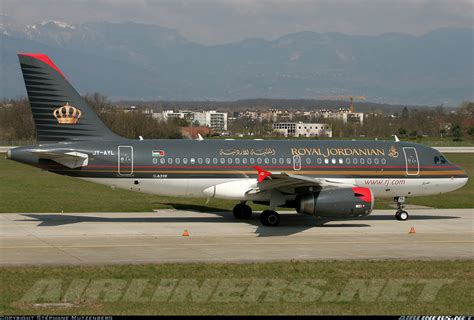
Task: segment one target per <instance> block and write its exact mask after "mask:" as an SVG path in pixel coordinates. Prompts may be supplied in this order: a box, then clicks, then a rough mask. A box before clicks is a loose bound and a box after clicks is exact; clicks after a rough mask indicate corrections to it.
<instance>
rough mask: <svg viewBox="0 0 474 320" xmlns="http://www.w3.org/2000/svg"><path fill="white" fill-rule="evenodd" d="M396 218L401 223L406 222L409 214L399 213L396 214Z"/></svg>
mask: <svg viewBox="0 0 474 320" xmlns="http://www.w3.org/2000/svg"><path fill="white" fill-rule="evenodd" d="M395 217H396V218H397V220H399V221H406V220H408V212H406V211H397V213H396V214H395Z"/></svg>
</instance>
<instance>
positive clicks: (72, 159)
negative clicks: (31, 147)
mask: <svg viewBox="0 0 474 320" xmlns="http://www.w3.org/2000/svg"><path fill="white" fill-rule="evenodd" d="M31 152H32V153H33V154H35V155H37V156H38V157H39V158H41V159H49V160H52V161H55V162H57V163H59V164H62V165H63V166H65V167H68V168H71V169H73V168H79V167H85V166H87V165H88V164H89V155H88V154H85V153H82V152H77V151H69V152H61V151H48V150H37V151H31Z"/></svg>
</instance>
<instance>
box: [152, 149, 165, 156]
mask: <svg viewBox="0 0 474 320" xmlns="http://www.w3.org/2000/svg"><path fill="white" fill-rule="evenodd" d="M152 155H153V156H154V157H164V156H165V151H164V150H153V151H152Z"/></svg>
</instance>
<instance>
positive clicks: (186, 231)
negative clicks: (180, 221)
mask: <svg viewBox="0 0 474 320" xmlns="http://www.w3.org/2000/svg"><path fill="white" fill-rule="evenodd" d="M183 237H189V232H188V230H187V229H185V230H184V232H183Z"/></svg>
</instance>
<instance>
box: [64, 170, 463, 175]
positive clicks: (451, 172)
mask: <svg viewBox="0 0 474 320" xmlns="http://www.w3.org/2000/svg"><path fill="white" fill-rule="evenodd" d="M67 171H76V172H112V173H117V170H67ZM123 171H126V170H123ZM133 172H134V173H135V172H136V173H157V172H158V173H200V174H205V173H212V174H229V173H234V174H242V173H245V174H257V171H239V170H221V171H217V170H170V171H168V170H157V171H146V170H133ZM282 173H284V172H282ZM286 173H289V174H346V175H361V174H365V175H381V176H386V175H406V171H294V172H286ZM461 174H462V172H461V171H460V170H446V171H421V172H420V173H419V174H418V175H422V176H425V175H433V176H442V175H461ZM409 175H410V174H409ZM411 175H415V174H411Z"/></svg>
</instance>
